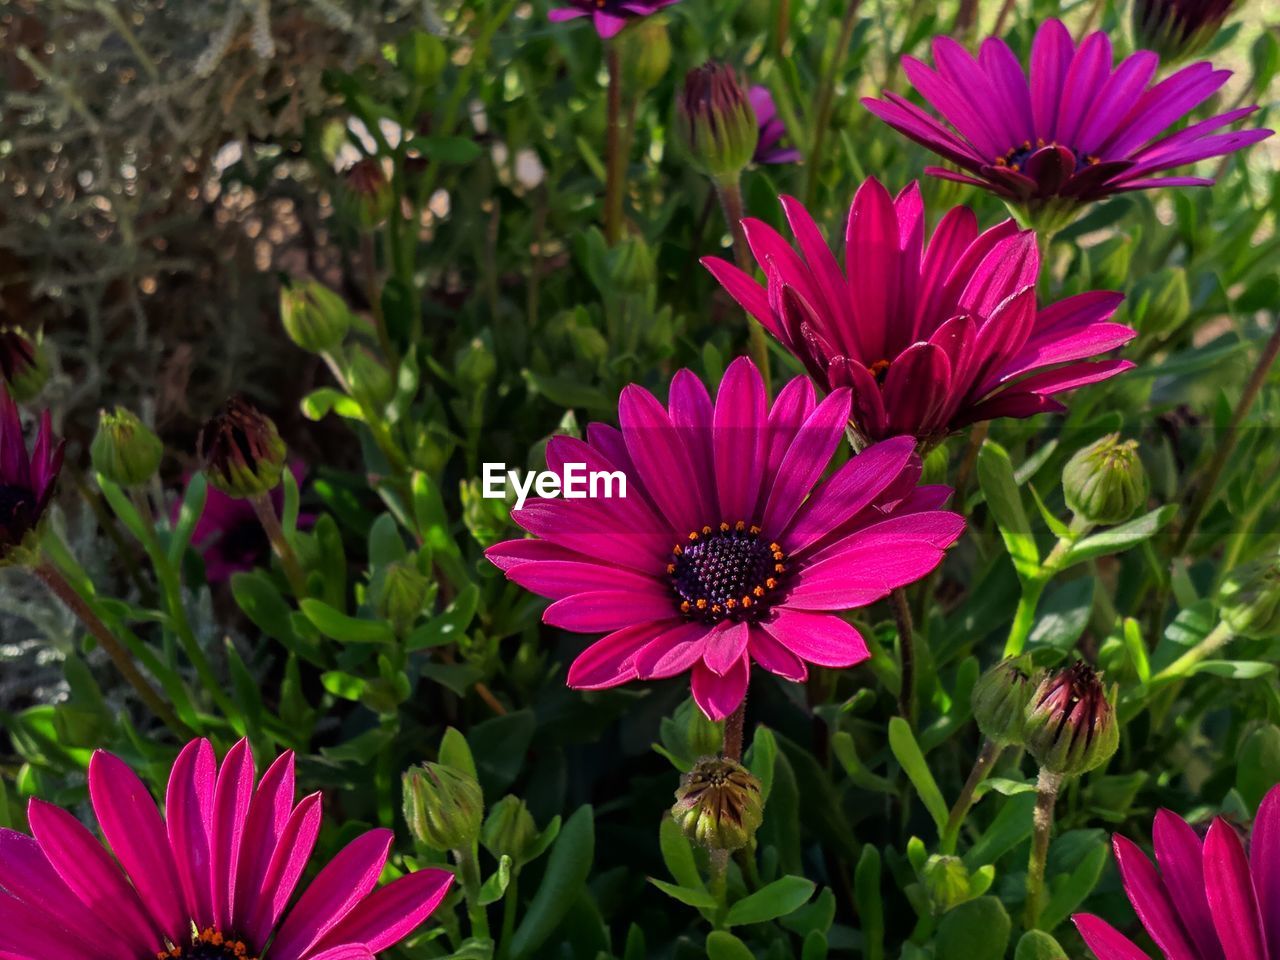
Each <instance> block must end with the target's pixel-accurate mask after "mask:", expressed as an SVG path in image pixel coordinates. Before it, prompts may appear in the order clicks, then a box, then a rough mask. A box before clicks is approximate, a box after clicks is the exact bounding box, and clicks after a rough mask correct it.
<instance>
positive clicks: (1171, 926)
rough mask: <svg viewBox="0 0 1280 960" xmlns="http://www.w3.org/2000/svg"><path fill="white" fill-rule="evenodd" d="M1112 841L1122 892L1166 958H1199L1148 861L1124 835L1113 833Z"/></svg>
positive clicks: (1171, 902) (1179, 959) (1153, 868)
mask: <svg viewBox="0 0 1280 960" xmlns="http://www.w3.org/2000/svg"><path fill="white" fill-rule="evenodd" d="M1112 844H1113V847H1114V849H1115V854H1116V866H1118V867H1119V868H1120V876H1121V877H1123V878H1124V890H1125V893H1127V894H1128V895H1129V902H1130V903H1132V904H1133V910H1134V912H1135V913H1136V914H1137V915H1138V919H1139V920H1141V921H1142V925H1143V926H1144V927H1146V928H1147V932H1148V933H1149V934H1151V939H1152V940H1154V941H1155V942H1156V946H1158V947H1159V948H1160V949H1161V950H1163V951H1164V954H1165V957H1166V958H1167V960H1199V953H1198V952H1197V950H1196V949H1195V947H1194V946H1192V944H1191V940H1190V938H1189V937H1188V936H1187V933H1186V931H1185V930H1184V929H1183V927H1182V921H1181V920H1180V919H1179V918H1178V910H1177V908H1176V907H1175V906H1174V905H1173V901H1172V900H1171V899H1170V897H1169V894H1168V893H1167V892H1166V890H1165V886H1164V883H1163V882H1161V880H1160V874H1159V873H1157V872H1156V868H1155V867H1153V866H1152V865H1151V861H1150V860H1148V859H1147V858H1146V857H1145V856H1144V855H1143V853H1142V851H1141V850H1139V849H1138V847H1137V846H1136V845H1135V844H1134V843H1133V842H1132V841H1130V840H1127V839H1125V838H1124V837H1121V836H1116V837H1115V839H1114V840H1113V841H1112Z"/></svg>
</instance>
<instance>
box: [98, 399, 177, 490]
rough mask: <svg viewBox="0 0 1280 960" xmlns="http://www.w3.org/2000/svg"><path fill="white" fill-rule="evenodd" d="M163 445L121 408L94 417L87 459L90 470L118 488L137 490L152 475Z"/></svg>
mask: <svg viewBox="0 0 1280 960" xmlns="http://www.w3.org/2000/svg"><path fill="white" fill-rule="evenodd" d="M163 456H164V444H163V443H161V442H160V438H159V437H157V436H156V435H155V434H154V433H153V432H152V431H151V429H150V428H149V427H148V426H147V425H146V424H145V423H143V422H142V421H141V420H139V419H138V418H137V417H135V416H134V415H133V414H132V413H131V412H130V411H128V410H126V409H125V408H124V407H116V409H115V412H114V413H108V412H107V411H106V410H103V411H102V412H101V413H99V414H98V432H97V433H96V434H95V435H94V438H93V445H92V446H90V448H89V457H90V459H91V460H92V461H93V469H94V470H96V471H97V472H98V473H100V474H102V476H104V477H106V478H107V479H108V480H110V481H111V482H112V483H114V484H117V485H118V486H121V487H126V488H128V487H140V486H142V485H143V484H144V483H146V482H147V481H148V480H150V479H151V478H152V477H154V476H155V475H156V471H157V470H158V469H160V460H161V458H162V457H163Z"/></svg>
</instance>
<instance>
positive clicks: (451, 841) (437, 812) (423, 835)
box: [404, 763, 484, 852]
mask: <svg viewBox="0 0 1280 960" xmlns="http://www.w3.org/2000/svg"><path fill="white" fill-rule="evenodd" d="M483 818H484V795H483V794H482V793H481V792H480V784H479V783H477V782H476V778H475V777H473V776H470V775H469V774H466V773H462V772H461V771H459V770H455V769H454V768H453V767H447V766H445V765H444V764H440V763H423V764H420V765H418V766H416V767H410V768H409V769H408V770H406V771H405V774H404V819H405V823H407V824H408V825H409V829H410V830H411V831H413V835H414V836H415V837H417V838H418V840H419V841H420V842H421V843H422V844H424V845H425V846H427V847H430V848H431V849H432V850H440V851H442V852H443V851H447V850H467V849H469V848H470V847H471V845H472V844H473V843H475V841H476V840H477V839H479V837H480V824H481V821H482V820H483Z"/></svg>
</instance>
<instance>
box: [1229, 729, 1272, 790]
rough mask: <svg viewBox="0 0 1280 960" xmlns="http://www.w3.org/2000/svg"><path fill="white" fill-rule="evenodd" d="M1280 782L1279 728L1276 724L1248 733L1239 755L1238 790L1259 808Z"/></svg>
mask: <svg viewBox="0 0 1280 960" xmlns="http://www.w3.org/2000/svg"><path fill="white" fill-rule="evenodd" d="M1277 783H1280V727H1277V726H1276V725H1275V724H1273V723H1269V724H1267V725H1266V726H1265V727H1259V728H1258V729H1257V730H1255V731H1253V733H1251V734H1249V736H1248V738H1247V739H1246V740H1245V742H1244V745H1243V746H1242V747H1241V748H1240V752H1239V754H1238V756H1237V758H1236V789H1237V790H1239V791H1240V796H1242V797H1243V798H1244V802H1245V803H1246V804H1248V805H1249V809H1250V810H1257V809H1258V804H1260V803H1261V802H1262V798H1263V797H1264V796H1266V794H1267V791H1269V790H1270V789H1271V788H1272V787H1273V786H1275V785H1276V784H1277Z"/></svg>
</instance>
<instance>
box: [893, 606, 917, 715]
mask: <svg viewBox="0 0 1280 960" xmlns="http://www.w3.org/2000/svg"><path fill="white" fill-rule="evenodd" d="M889 597H890V601H891V602H892V604H893V619H894V621H895V622H896V623H897V625H898V650H899V656H900V658H901V660H900V662H901V665H902V686H901V688H900V689H899V691H898V713H900V714H901V715H902V719H904V720H906V721H907V723H908V724H909V725H910V726H911V727H912V729H914V728H915V725H916V645H915V643H916V642H915V629H914V628H913V626H912V624H911V607H910V606H909V605H908V603H907V593H906V591H905V590H904V589H903V588H902V587H898V588H897V589H896V590H894V591H893V593H891V594H890V595H889Z"/></svg>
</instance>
